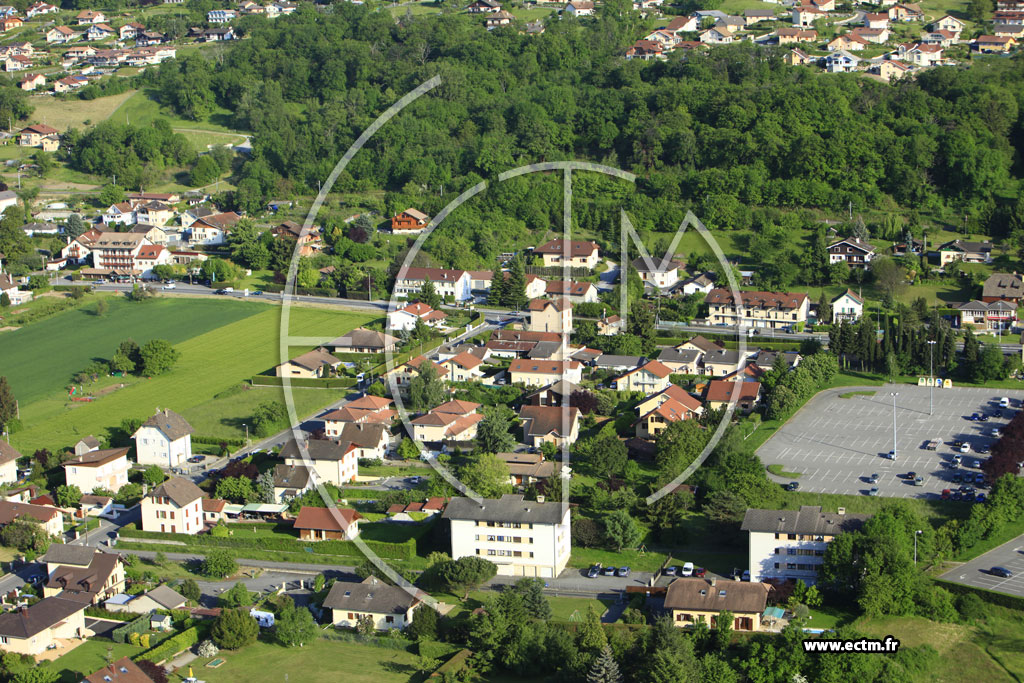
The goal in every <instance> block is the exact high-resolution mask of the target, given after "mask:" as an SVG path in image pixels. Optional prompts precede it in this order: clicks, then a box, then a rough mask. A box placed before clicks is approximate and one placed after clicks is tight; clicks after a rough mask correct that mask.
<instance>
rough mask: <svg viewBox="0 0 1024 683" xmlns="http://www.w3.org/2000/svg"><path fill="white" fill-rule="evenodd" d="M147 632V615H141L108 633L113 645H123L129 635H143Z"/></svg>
mask: <svg viewBox="0 0 1024 683" xmlns="http://www.w3.org/2000/svg"><path fill="white" fill-rule="evenodd" d="M148 630H149V615H148V614H143V615H142V616H141V617H138V618H136V619H134V620H132V621H129V622H128V623H127V624H125V625H124V626H118V627H117V628H115V629H114V630H113V631H111V632H110V639H111V640H113V641H114V642H115V643H123V642H125V641H126V640H127V639H128V636H129V634H132V633H140V634H141V633H145V632H146V631H148Z"/></svg>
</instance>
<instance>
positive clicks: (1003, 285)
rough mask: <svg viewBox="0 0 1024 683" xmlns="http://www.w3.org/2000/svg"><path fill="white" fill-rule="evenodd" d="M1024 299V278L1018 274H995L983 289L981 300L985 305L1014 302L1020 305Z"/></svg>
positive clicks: (989, 277) (990, 276)
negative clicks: (994, 302)
mask: <svg viewBox="0 0 1024 683" xmlns="http://www.w3.org/2000/svg"><path fill="white" fill-rule="evenodd" d="M1021 299H1024V277H1021V276H1020V275H1018V274H1017V273H1015V272H1014V273H993V274H992V275H989V276H988V279H986V280H985V284H984V285H982V287H981V300H982V301H984V302H985V303H991V302H993V301H1012V302H1014V303H1016V304H1018V305H1019V304H1020V302H1021Z"/></svg>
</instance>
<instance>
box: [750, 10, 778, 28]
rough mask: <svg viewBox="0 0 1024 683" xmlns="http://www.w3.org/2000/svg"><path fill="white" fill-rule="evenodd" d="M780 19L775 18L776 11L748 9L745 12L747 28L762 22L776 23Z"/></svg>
mask: <svg viewBox="0 0 1024 683" xmlns="http://www.w3.org/2000/svg"><path fill="white" fill-rule="evenodd" d="M776 19H778V17H777V16H775V10H771V9H748V10H744V11H743V21H744V25H745V26H752V25H754V24H758V23H760V22H762V21H775V20H776Z"/></svg>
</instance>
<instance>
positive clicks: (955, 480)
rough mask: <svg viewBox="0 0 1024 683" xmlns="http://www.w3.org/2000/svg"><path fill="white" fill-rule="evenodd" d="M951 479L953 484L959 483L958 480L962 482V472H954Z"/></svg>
mask: <svg viewBox="0 0 1024 683" xmlns="http://www.w3.org/2000/svg"><path fill="white" fill-rule="evenodd" d="M952 480H953V483H954V484H959V483H960V482H962V481H963V480H964V473H963V472H954V473H953V477H952Z"/></svg>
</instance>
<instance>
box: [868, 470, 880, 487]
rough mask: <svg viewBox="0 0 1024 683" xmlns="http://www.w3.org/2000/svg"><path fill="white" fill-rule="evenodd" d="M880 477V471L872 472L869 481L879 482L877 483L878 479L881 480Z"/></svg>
mask: <svg viewBox="0 0 1024 683" xmlns="http://www.w3.org/2000/svg"><path fill="white" fill-rule="evenodd" d="M879 478H880V477H879V476H878V472H875V473H874V474H872V475H871V476H870V477H869V478H868V481H870V482H871V483H872V484H877V483H878V480H879Z"/></svg>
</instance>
